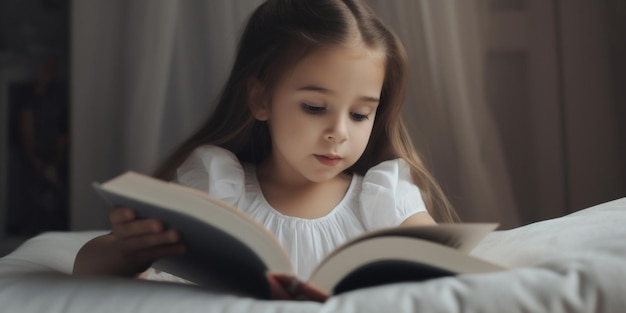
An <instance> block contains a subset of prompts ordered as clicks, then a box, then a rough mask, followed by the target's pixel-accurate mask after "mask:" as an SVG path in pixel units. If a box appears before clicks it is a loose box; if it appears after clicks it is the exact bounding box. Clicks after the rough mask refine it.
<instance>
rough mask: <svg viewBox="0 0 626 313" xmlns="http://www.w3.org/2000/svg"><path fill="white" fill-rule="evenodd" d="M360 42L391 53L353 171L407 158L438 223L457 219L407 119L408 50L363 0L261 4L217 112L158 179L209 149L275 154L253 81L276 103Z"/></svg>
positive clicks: (257, 158)
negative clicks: (282, 88)
mask: <svg viewBox="0 0 626 313" xmlns="http://www.w3.org/2000/svg"><path fill="white" fill-rule="evenodd" d="M355 36H356V37H355ZM355 38H357V39H359V40H361V41H362V42H363V43H364V44H365V46H366V47H368V48H371V49H380V50H381V51H383V52H384V53H385V56H386V62H385V79H384V82H383V88H382V91H381V96H380V103H379V106H378V109H377V112H376V118H375V120H374V126H373V130H372V135H371V137H370V140H369V143H368V145H367V148H366V149H365V152H364V153H363V155H362V156H361V158H360V159H359V160H358V161H357V162H356V163H355V164H354V165H353V166H352V167H351V168H350V169H348V171H349V172H356V173H358V174H361V175H364V174H365V173H366V172H367V171H368V170H369V169H370V168H371V167H373V166H375V165H377V164H379V163H380V162H383V161H386V160H391V159H395V158H403V159H404V160H406V162H407V163H408V164H409V165H410V167H411V174H412V177H413V180H414V181H415V184H416V185H417V186H418V187H419V188H420V191H421V193H422V197H423V199H424V202H425V203H426V206H427V208H428V211H429V213H430V214H431V215H432V216H433V218H434V219H435V220H436V221H439V222H453V221H457V220H458V216H457V215H456V213H455V211H454V209H453V208H452V205H451V204H450V202H449V201H448V200H447V198H446V196H445V195H444V193H443V191H442V190H441V188H440V187H439V185H438V184H437V183H436V181H435V179H434V178H433V176H432V175H431V174H430V173H429V172H428V170H427V169H426V166H425V165H424V163H423V162H422V160H421V158H420V157H419V155H418V154H417V152H416V151H415V149H414V147H413V145H412V143H411V140H410V137H409V135H408V133H407V131H406V129H405V127H404V124H403V121H402V118H401V110H402V103H403V101H404V94H405V89H406V82H407V73H406V67H407V56H406V52H405V50H404V47H403V45H402V43H401V42H400V41H399V40H398V38H397V36H396V35H395V34H394V33H393V32H391V31H390V30H389V29H388V28H387V27H385V25H384V24H383V23H382V21H380V20H379V19H378V18H377V17H376V15H375V14H374V13H373V12H372V10H371V9H370V8H369V7H368V6H367V5H365V4H364V3H362V2H361V1H358V0H268V1H266V2H264V3H263V4H261V5H260V6H259V7H258V8H257V9H256V10H255V11H254V12H253V13H252V15H251V16H250V19H249V20H248V24H247V26H246V28H245V30H244V32H243V34H242V37H241V39H240V41H239V47H238V49H237V56H236V58H235V63H234V65H233V68H232V71H231V73H230V76H229V78H228V81H227V82H226V85H225V87H224V89H223V90H222V93H221V95H220V97H219V99H218V102H217V105H216V107H215V110H214V111H213V112H212V113H211V115H210V117H209V118H208V120H207V121H206V122H205V123H204V124H203V125H202V126H201V127H200V129H198V130H197V131H196V132H195V133H194V134H193V135H192V136H191V137H190V138H188V139H187V140H186V141H184V142H183V143H182V144H181V145H180V146H179V147H178V148H177V149H176V150H175V151H174V152H173V153H172V154H171V155H170V156H169V157H168V158H167V159H166V160H165V161H164V162H163V163H162V165H161V166H160V167H159V168H158V169H157V171H156V172H155V177H157V178H161V179H165V180H171V179H173V178H174V176H175V171H176V168H178V166H179V165H180V164H181V163H182V162H183V161H184V160H185V159H186V158H187V157H188V155H189V154H190V153H191V152H192V151H193V150H194V149H195V148H197V147H198V146H200V145H203V144H212V145H217V146H220V147H222V148H225V149H227V150H230V151H231V152H232V153H234V154H235V155H236V156H237V158H239V160H240V161H241V162H250V163H255V164H258V163H260V162H262V161H263V160H264V159H265V158H266V157H267V156H268V154H269V153H270V151H271V138H270V133H269V130H268V128H267V125H266V123H265V122H261V121H257V120H256V119H255V118H254V116H253V115H252V112H251V110H250V107H249V105H248V101H250V84H249V82H250V80H251V79H256V80H257V81H258V82H260V83H261V84H262V85H263V86H264V90H265V91H266V94H264V95H262V96H263V98H264V99H265V100H267V99H271V96H272V91H273V89H274V87H275V85H276V84H277V82H278V81H279V79H280V78H281V77H283V75H284V74H285V72H286V71H288V70H289V69H290V68H292V67H293V66H294V65H295V64H296V63H297V62H298V61H299V60H301V59H302V58H303V57H305V56H306V55H307V54H309V53H311V52H312V51H315V50H316V49H319V48H322V47H328V46H334V45H341V44H345V43H346V42H348V41H350V40H354V39H355Z"/></svg>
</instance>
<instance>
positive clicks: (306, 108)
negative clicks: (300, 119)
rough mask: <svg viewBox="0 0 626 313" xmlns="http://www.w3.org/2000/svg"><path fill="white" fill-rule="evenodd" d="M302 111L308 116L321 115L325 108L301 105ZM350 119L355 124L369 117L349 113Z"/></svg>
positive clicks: (306, 104)
mask: <svg viewBox="0 0 626 313" xmlns="http://www.w3.org/2000/svg"><path fill="white" fill-rule="evenodd" d="M302 109H303V110H304V112H307V113H309V114H322V113H324V111H326V108H325V107H322V106H317V105H310V104H308V103H302ZM350 117H352V119H353V120H355V121H357V122H361V121H364V120H368V119H369V115H364V114H358V113H354V112H350Z"/></svg>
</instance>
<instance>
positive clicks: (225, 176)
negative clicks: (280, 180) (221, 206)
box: [176, 145, 245, 206]
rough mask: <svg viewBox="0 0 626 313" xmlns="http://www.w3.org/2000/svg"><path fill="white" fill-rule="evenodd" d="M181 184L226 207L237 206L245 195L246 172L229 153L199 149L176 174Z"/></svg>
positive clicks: (201, 147) (213, 148)
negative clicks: (221, 202) (207, 195)
mask: <svg viewBox="0 0 626 313" xmlns="http://www.w3.org/2000/svg"><path fill="white" fill-rule="evenodd" d="M176 175H177V177H176V180H177V182H178V183H180V184H183V185H186V186H189V187H192V188H195V189H198V190H200V191H204V192H206V193H208V194H210V195H211V196H213V197H215V198H218V199H220V200H222V201H224V202H226V203H229V204H231V205H234V206H238V202H239V201H240V199H241V198H242V197H243V195H244V194H245V192H244V190H245V185H244V184H245V175H244V170H243V167H242V165H241V163H240V162H239V160H238V159H237V157H236V156H235V155H234V154H233V153H232V152H230V151H228V150H226V149H224V148H221V147H217V146H213V145H204V146H200V147H198V148H196V149H195V150H194V151H193V152H192V153H191V154H190V155H189V157H187V159H186V160H185V162H183V163H182V164H181V165H180V166H179V167H178V170H177V173H176Z"/></svg>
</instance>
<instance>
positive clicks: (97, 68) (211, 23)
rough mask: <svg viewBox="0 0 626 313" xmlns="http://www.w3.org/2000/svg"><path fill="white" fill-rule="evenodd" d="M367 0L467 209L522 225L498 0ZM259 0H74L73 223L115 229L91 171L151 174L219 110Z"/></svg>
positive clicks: (411, 120)
mask: <svg viewBox="0 0 626 313" xmlns="http://www.w3.org/2000/svg"><path fill="white" fill-rule="evenodd" d="M367 1H368V2H369V3H370V4H371V5H372V7H373V8H374V9H375V11H376V12H377V13H378V14H379V15H380V16H381V18H382V19H383V20H384V21H386V22H387V23H388V24H389V26H390V27H391V28H392V29H394V30H395V31H396V32H397V33H398V35H399V36H400V38H401V40H402V41H403V42H404V44H405V45H406V48H407V52H408V55H409V63H410V65H409V70H410V73H409V76H410V77H409V78H410V81H409V88H408V93H407V97H406V102H405V112H404V113H405V114H404V118H405V121H406V124H407V126H408V128H409V130H410V132H411V134H412V137H413V139H414V141H415V144H416V146H417V147H418V150H419V152H420V153H421V154H422V156H423V157H424V159H425V161H426V163H427V164H428V165H429V166H430V167H431V169H432V171H433V172H434V175H435V176H436V178H437V179H438V181H439V182H440V183H441V185H442V187H443V188H444V190H445V191H446V193H447V194H448V196H449V198H450V199H451V201H452V202H453V204H454V205H455V206H456V208H457V210H458V211H459V212H460V215H461V216H462V218H463V219H464V220H465V221H497V222H500V224H501V226H502V227H503V228H510V227H514V226H517V225H520V224H522V223H525V222H526V221H525V220H522V219H521V218H520V211H519V210H521V209H522V208H520V207H518V206H517V205H516V204H517V203H516V201H514V197H513V195H512V194H513V192H512V189H513V187H512V186H513V180H512V178H511V174H510V173H509V172H508V170H507V169H510V168H511V167H510V166H511V165H510V164H507V158H506V157H505V156H506V155H505V153H504V152H505V151H503V149H504V147H503V145H502V142H503V140H504V138H503V134H502V132H501V130H500V129H498V127H497V125H496V123H495V121H494V119H495V118H496V117H494V114H493V112H491V111H490V109H489V106H488V105H487V104H486V95H485V77H484V76H485V73H484V72H485V64H484V63H485V61H484V55H485V47H484V41H485V39H484V35H485V32H484V28H483V27H484V25H482V21H483V20H484V19H483V17H484V16H483V14H484V13H485V12H484V10H485V9H484V7H483V5H484V4H485V3H491V2H493V1H483V0H394V1H385V0H367ZM259 3H261V0H247V1H244V0H238V1H231V0H211V1H205V0H133V1H126V0H107V1H100V0H75V1H72V47H71V49H72V53H71V55H72V61H71V62H72V66H71V79H72V86H71V97H72V99H71V100H72V101H71V102H72V109H71V136H72V138H71V141H72V142H71V184H72V185H71V215H72V221H71V225H72V228H73V229H76V230H79V229H93V228H103V227H108V222H107V219H106V215H107V211H106V205H104V203H102V200H101V199H99V198H98V196H97V195H96V194H95V192H94V191H93V190H92V188H91V183H92V182H93V181H104V180H106V179H108V178H111V177H113V176H115V175H117V174H120V173H121V172H122V171H125V170H135V171H139V172H149V171H150V170H152V169H153V168H154V167H155V166H156V164H157V162H158V161H159V160H160V159H161V158H163V157H164V156H165V155H166V154H167V153H168V152H169V151H170V150H171V149H172V148H173V147H174V146H175V145H176V144H177V143H179V142H180V141H181V140H182V139H183V138H185V137H186V136H187V135H189V134H190V133H191V132H192V131H193V130H194V128H196V127H197V126H198V124H199V123H200V122H201V121H202V120H204V119H205V117H206V116H207V114H209V113H210V111H211V107H212V105H213V103H214V101H215V98H216V97H217V94H218V92H219V90H220V88H221V87H222V84H223V83H224V80H225V79H226V76H227V74H228V71H229V68H230V66H231V64H232V61H233V57H234V52H235V48H236V43H237V40H238V38H239V35H240V33H241V31H242V29H243V23H244V21H245V20H246V18H247V17H248V15H249V14H250V13H251V12H252V10H253V9H254V8H255V7H256V6H257V5H258V4H259ZM516 3H517V2H516ZM567 3H569V2H567ZM583 13H584V12H583ZM568 38H577V37H568ZM566 39H567V38H566ZM583 63H584V62H583ZM570 64H571V65H572V66H576V64H574V63H573V62H572V63H566V64H565V65H566V66H569V65H570ZM566 91H567V88H566ZM565 105H566V104H565ZM621 112H623V111H621ZM498 122H500V123H502V121H498ZM525 127H527V128H528V129H532V127H533V125H525ZM571 129H579V128H578V126H576V127H572V128H571ZM556 137H558V136H556ZM614 137H615V138H617V140H619V138H623V134H621V135H619V134H618V135H617V136H614ZM571 138H573V139H576V138H574V137H570V140H572V139H571ZM609 144H611V143H609ZM611 145H614V143H613V144H611ZM576 155H578V154H576V153H571V154H570V157H571V156H576ZM570 159H573V158H570ZM528 162H532V160H528ZM564 162H565V161H564ZM622 163H623V162H622ZM618 165H619V164H618ZM573 167H574V166H570V168H573ZM605 167H611V168H612V167H615V166H613V165H605ZM615 168H616V171H617V172H619V171H620V170H619V168H617V167H615ZM574 178H576V179H577V181H578V182H585V178H584V177H574V176H572V179H574ZM613 185H614V186H618V187H615V188H620V187H619V186H624V184H623V181H622V182H621V184H618V185H616V184H613ZM522 187H524V186H522ZM515 188H516V190H517V188H518V186H517V185H516V186H515ZM529 190H532V188H530V189H529ZM621 192H622V194H623V190H622V191H621ZM606 200H610V199H606ZM99 207H101V209H100V208H99ZM539 209H541V210H554V212H557V213H559V214H555V215H560V213H562V212H563V211H562V208H550V207H546V208H543V207H542V208H539ZM558 210H561V211H558Z"/></svg>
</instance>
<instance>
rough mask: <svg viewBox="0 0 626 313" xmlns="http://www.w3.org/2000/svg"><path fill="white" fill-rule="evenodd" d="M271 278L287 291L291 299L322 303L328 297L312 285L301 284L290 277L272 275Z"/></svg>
mask: <svg viewBox="0 0 626 313" xmlns="http://www.w3.org/2000/svg"><path fill="white" fill-rule="evenodd" d="M273 278H274V279H275V280H276V281H277V282H278V283H279V284H280V285H281V286H282V287H283V288H284V289H285V290H286V291H287V293H288V294H289V295H290V298H291V299H294V300H310V301H317V302H324V301H326V299H328V297H329V295H328V294H327V293H325V292H323V291H321V290H319V289H318V288H316V287H314V286H313V285H311V284H307V283H302V282H300V281H298V280H297V279H296V278H294V277H292V276H289V275H284V274H274V275H273Z"/></svg>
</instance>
